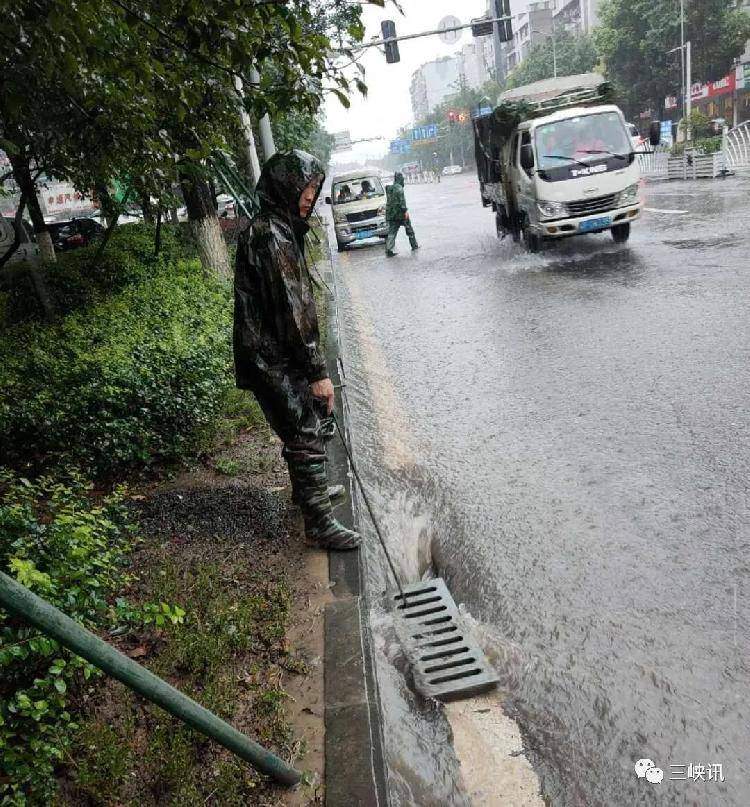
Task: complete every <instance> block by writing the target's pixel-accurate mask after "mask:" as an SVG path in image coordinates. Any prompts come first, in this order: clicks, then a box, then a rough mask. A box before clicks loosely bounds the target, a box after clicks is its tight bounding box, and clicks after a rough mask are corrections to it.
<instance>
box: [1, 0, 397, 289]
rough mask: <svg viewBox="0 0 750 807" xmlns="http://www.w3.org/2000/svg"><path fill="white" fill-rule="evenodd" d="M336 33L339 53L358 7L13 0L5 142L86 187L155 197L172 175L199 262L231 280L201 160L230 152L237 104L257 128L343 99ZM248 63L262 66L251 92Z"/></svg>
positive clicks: (5, 24) (5, 67)
mask: <svg viewBox="0 0 750 807" xmlns="http://www.w3.org/2000/svg"><path fill="white" fill-rule="evenodd" d="M366 2H369V3H374V4H376V5H383V0H366ZM329 22H330V23H331V24H333V25H335V26H339V27H336V28H335V29H334V30H333V31H332V30H329V29H328V28H326V25H327V24H328V23H329ZM334 34H335V35H336V37H337V45H340V46H341V47H343V48H346V47H347V46H349V45H351V44H353V43H354V42H355V41H357V39H358V38H359V39H361V37H362V34H363V29H362V24H361V7H360V6H359V5H354V6H353V5H351V4H350V3H348V2H346V0H289V2H285V3H276V2H266V0H255V1H254V2H243V3H236V2H234V0H216V2H213V3H211V4H206V3H205V2H204V0H183V2H181V3H179V4H174V3H172V2H167V0H144V1H143V2H140V3H137V4H136V3H133V2H132V0H78V2H77V3H76V4H75V6H74V7H71V5H70V3H69V2H67V0H22V2H19V3H17V4H15V5H14V6H12V7H11V8H10V9H9V10H7V11H6V13H5V14H4V15H3V18H2V20H0V36H1V37H2V39H3V41H4V42H6V43H11V46H7V45H6V47H5V48H4V50H3V52H2V53H0V72H2V75H3V82H2V87H1V88H0V138H2V143H1V144H0V145H2V146H3V147H4V148H5V150H6V151H8V153H9V155H10V156H11V157H14V156H15V157H17V159H19V160H20V159H22V158H23V159H25V160H27V162H26V166H27V168H30V166H31V163H32V161H33V163H34V164H35V165H36V166H41V165H43V166H45V170H49V171H50V172H52V173H54V176H56V177H59V178H70V179H72V180H73V181H74V182H75V184H76V185H77V187H78V188H79V189H82V190H90V189H91V188H97V187H107V186H108V185H110V184H111V182H112V181H113V180H114V179H117V178H119V179H121V180H127V181H129V182H130V183H131V184H133V185H135V186H136V187H137V190H138V193H139V194H141V195H142V196H144V197H146V198H148V196H149V195H150V194H153V195H155V196H157V197H161V196H162V195H164V194H166V193H168V192H169V190H170V189H171V186H172V183H173V181H174V179H175V173H176V172H177V173H178V174H179V178H180V183H181V185H182V189H183V193H184V194H185V199H186V206H187V209H188V216H189V218H190V221H191V227H192V229H193V232H194V234H195V235H196V238H198V239H199V240H200V241H202V242H203V246H202V247H201V249H200V251H201V256H202V258H203V260H204V264H205V265H206V267H207V268H210V269H212V270H213V271H218V272H219V273H221V274H226V273H227V272H228V263H227V256H226V250H225V248H224V247H223V241H222V240H221V238H220V237H218V236H219V227H218V221H217V220H216V213H215V210H214V209H213V205H212V204H211V203H210V196H211V195H210V192H209V189H208V185H207V180H208V175H209V171H208V169H207V163H206V160H207V158H208V157H209V156H210V154H211V153H212V152H213V151H215V150H216V149H218V148H222V147H225V146H226V145H227V144H228V138H229V136H230V132H231V130H232V127H233V126H234V121H235V119H236V115H237V103H238V100H240V101H241V102H242V103H243V104H244V105H245V107H246V108H247V109H248V111H251V112H252V113H254V115H255V116H256V118H257V117H260V116H262V115H263V114H265V113H266V112H270V113H271V114H272V115H275V114H278V113H280V112H284V111H287V110H290V109H297V110H301V111H303V112H306V113H308V114H314V113H315V112H316V111H317V110H318V108H319V107H320V104H321V100H322V98H323V95H324V93H325V92H328V91H330V92H334V93H336V94H337V95H338V96H339V97H340V98H341V99H342V101H343V102H345V103H348V101H347V93H348V92H349V91H350V90H351V89H352V88H353V87H354V88H357V87H360V88H361V87H363V86H364V85H363V84H362V82H361V79H360V78H359V77H355V78H354V79H353V80H351V79H349V78H348V77H347V76H346V75H345V74H344V71H342V70H341V69H339V68H338V67H337V64H336V60H335V58H333V57H332V55H331V53H332V47H333V46H332V43H331V38H330V37H331V36H332V35H334ZM50 54H56V58H55V59H54V60H53V59H51V58H50ZM268 65H271V66H272V69H271V70H263V69H262V68H263V66H268ZM252 66H258V67H261V74H262V79H261V82H260V83H259V84H258V83H253V82H252V81H251V80H250V74H249V70H250V68H251V67H252ZM236 77H239V78H241V79H242V81H243V84H244V88H245V92H244V95H243V96H242V97H241V98H239V99H238V92H237V90H236V87H235V78H236ZM61 121H64V122H65V123H64V125H60V122H61ZM51 124H54V125H51ZM20 184H21V183H19V185H20ZM32 218H33V216H32ZM35 226H36V225H35ZM41 226H42V227H43V226H44V225H43V220H42V224H41Z"/></svg>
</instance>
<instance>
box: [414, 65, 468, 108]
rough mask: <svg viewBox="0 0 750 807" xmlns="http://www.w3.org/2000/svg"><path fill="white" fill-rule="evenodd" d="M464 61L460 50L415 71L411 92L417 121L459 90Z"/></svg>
mask: <svg viewBox="0 0 750 807" xmlns="http://www.w3.org/2000/svg"><path fill="white" fill-rule="evenodd" d="M462 62H463V59H462V58H461V53H460V52H459V53H458V54H456V55H455V56H444V57H443V58H442V59H436V60H435V61H434V62H427V63H426V64H423V65H422V66H421V67H419V68H418V69H417V70H415V71H414V73H413V74H412V77H411V85H410V87H409V93H410V95H411V108H412V112H413V113H414V120H415V121H417V120H421V119H422V118H424V117H426V116H427V115H428V114H429V112H430V110H432V109H434V108H435V107H436V106H438V104H441V103H442V102H443V101H444V100H445V99H446V98H447V97H448V96H449V95H452V94H453V93H454V92H456V91H457V90H458V88H459V87H460V86H461V80H462V78H461V77H462V74H463V66H462Z"/></svg>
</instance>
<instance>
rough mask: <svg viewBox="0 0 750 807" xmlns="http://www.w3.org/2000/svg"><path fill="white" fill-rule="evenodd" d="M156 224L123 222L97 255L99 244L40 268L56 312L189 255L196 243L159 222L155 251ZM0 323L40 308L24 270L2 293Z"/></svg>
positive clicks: (30, 316)
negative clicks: (156, 253)
mask: <svg viewBox="0 0 750 807" xmlns="http://www.w3.org/2000/svg"><path fill="white" fill-rule="evenodd" d="M154 237H155V228H154V227H153V226H149V225H144V224H123V225H120V226H119V227H117V229H116V230H115V231H114V233H113V234H112V237H111V238H110V240H109V243H108V244H107V246H106V248H105V249H104V252H103V253H102V255H101V256H100V257H99V258H98V259H96V255H97V252H98V250H99V243H98V242H95V243H93V244H92V245H91V246H88V247H84V248H82V249H77V250H73V251H71V252H64V253H59V254H58V256H57V263H55V264H53V265H51V266H45V267H42V268H41V269H40V273H41V276H42V279H43V281H44V283H45V285H46V287H47V290H48V292H49V295H50V297H51V299H52V301H53V303H54V306H55V309H56V312H57V314H59V315H65V314H68V313H70V312H71V311H75V310H76V309H78V308H82V307H84V306H89V305H92V304H93V303H95V302H97V301H99V300H101V299H103V298H104V297H106V296H108V295H110V294H113V293H116V292H118V291H121V290H122V289H124V288H125V287H127V286H129V285H131V284H133V283H139V282H142V281H143V280H145V279H147V278H148V277H150V276H151V274H152V273H153V272H154V271H158V270H159V269H161V268H164V267H165V266H167V265H168V264H170V263H173V262H175V261H177V260H180V259H183V258H190V257H194V255H195V248H194V246H193V244H192V242H191V241H190V239H189V235H188V234H187V231H186V230H185V228H184V227H182V225H178V226H177V227H174V226H172V225H166V224H165V225H163V226H162V245H161V250H160V253H159V256H158V257H156V256H154ZM3 297H4V299H3V300H2V301H0V302H2V306H1V309H2V311H4V312H5V313H4V315H3V316H1V317H0V322H4V323H5V324H6V325H15V324H18V323H21V322H25V321H27V320H40V319H42V316H43V311H42V309H41V306H40V304H39V301H38V300H37V298H36V295H35V292H34V289H33V288H32V286H31V284H30V283H29V281H28V278H25V277H24V276H23V275H21V276H19V281H18V282H14V283H11V284H10V287H9V288H8V289H7V291H6V292H5V293H4V295H3Z"/></svg>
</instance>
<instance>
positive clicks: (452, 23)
mask: <svg viewBox="0 0 750 807" xmlns="http://www.w3.org/2000/svg"><path fill="white" fill-rule="evenodd" d="M459 25H461V20H459V19H458V17H454V16H453V15H452V14H449V15H448V16H447V17H443V19H442V20H440V23H439V24H438V31H440V34H439V36H440V41H441V42H443V43H444V44H446V45H455V44H456V42H458V40H459V39H460V38H461V32H460V31H446V30H445V29H446V28H458V26H459Z"/></svg>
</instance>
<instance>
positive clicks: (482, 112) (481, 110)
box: [471, 106, 492, 120]
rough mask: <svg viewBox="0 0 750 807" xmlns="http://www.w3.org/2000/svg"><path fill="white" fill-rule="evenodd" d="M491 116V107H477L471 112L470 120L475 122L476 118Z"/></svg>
mask: <svg viewBox="0 0 750 807" xmlns="http://www.w3.org/2000/svg"><path fill="white" fill-rule="evenodd" d="M491 114H492V107H491V106H477V107H474V109H472V110H471V118H472V120H475V119H476V118H483V117H485V116H486V115H491Z"/></svg>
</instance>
